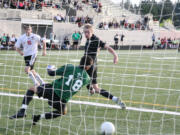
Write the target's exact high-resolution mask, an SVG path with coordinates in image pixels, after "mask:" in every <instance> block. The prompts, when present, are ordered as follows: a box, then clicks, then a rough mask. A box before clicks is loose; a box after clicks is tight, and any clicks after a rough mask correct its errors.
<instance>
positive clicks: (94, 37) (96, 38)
mask: <svg viewBox="0 0 180 135" xmlns="http://www.w3.org/2000/svg"><path fill="white" fill-rule="evenodd" d="M91 40H99V37H98V36H96V35H95V34H93V35H92V37H91Z"/></svg>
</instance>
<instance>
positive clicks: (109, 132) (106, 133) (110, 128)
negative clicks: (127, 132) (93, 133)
mask: <svg viewBox="0 0 180 135" xmlns="http://www.w3.org/2000/svg"><path fill="white" fill-rule="evenodd" d="M114 132H115V127H114V125H113V123H111V122H103V123H102V124H101V134H102V135H113V134H114Z"/></svg>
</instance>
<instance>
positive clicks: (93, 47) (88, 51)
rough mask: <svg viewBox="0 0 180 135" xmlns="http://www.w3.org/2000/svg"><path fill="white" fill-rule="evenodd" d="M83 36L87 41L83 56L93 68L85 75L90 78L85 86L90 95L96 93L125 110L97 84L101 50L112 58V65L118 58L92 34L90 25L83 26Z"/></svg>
mask: <svg viewBox="0 0 180 135" xmlns="http://www.w3.org/2000/svg"><path fill="white" fill-rule="evenodd" d="M83 31H84V35H85V37H86V39H87V41H86V44H85V53H84V56H89V57H91V58H92V59H93V66H92V67H91V68H90V69H89V70H87V73H88V74H89V76H90V77H91V83H90V84H89V85H87V88H88V89H89V90H90V93H91V94H94V93H98V94H100V95H102V96H104V97H106V98H108V99H110V100H112V101H114V102H115V103H117V104H119V105H120V107H121V108H122V109H125V108H126V105H125V103H124V102H122V101H121V100H120V99H119V98H118V97H116V96H113V95H112V94H111V93H109V92H108V91H107V90H105V89H102V88H99V87H98V83H97V55H98V52H99V51H100V49H101V48H105V49H107V50H108V51H109V52H110V53H111V54H112V55H113V56H114V64H117V63H118V56H117V54H116V52H115V51H114V49H113V48H111V47H110V46H108V45H107V44H106V43H105V42H103V41H101V40H100V39H99V38H98V37H97V36H96V35H94V34H93V27H92V25H90V24H86V25H85V26H84V29H83Z"/></svg>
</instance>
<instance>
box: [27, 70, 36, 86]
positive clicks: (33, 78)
mask: <svg viewBox="0 0 180 135" xmlns="http://www.w3.org/2000/svg"><path fill="white" fill-rule="evenodd" d="M28 75H29V77H30V78H31V80H32V81H33V83H34V85H35V86H37V85H38V81H37V80H36V78H35V76H34V74H33V73H32V72H31V71H30V72H28Z"/></svg>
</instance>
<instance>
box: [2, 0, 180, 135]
mask: <svg viewBox="0 0 180 135" xmlns="http://www.w3.org/2000/svg"><path fill="white" fill-rule="evenodd" d="M16 2H17V3H16ZM25 2H26V3H23V1H13V0H12V1H5V0H2V1H1V4H0V5H1V7H3V8H1V9H0V14H1V15H0V22H1V28H0V31H1V32H0V35H1V50H0V121H1V122H0V134H7V135H13V134H23V135H26V134H39V135H40V134H49V135H54V134H64V135H66V134H67V135H71V134H72V135H92V134H94V135H98V134H100V126H101V124H102V123H103V122H104V121H110V122H112V123H113V124H114V126H115V129H116V131H115V134H118V135H119V134H180V125H179V123H180V96H179V89H180V85H179V77H180V63H179V59H180V55H179V53H178V50H177V48H178V46H179V38H180V34H179V31H178V28H179V8H180V7H179V6H180V4H179V1H169V0H164V1H158V2H156V1H141V2H140V4H139V5H138V4H136V5H132V4H131V3H133V2H134V1H130V0H127V1H120V4H114V3H112V2H110V1H108V0H101V1H99V2H100V3H101V4H97V3H93V4H92V3H91V1H89V3H83V2H82V1H78V4H77V5H76V3H74V2H75V1H71V4H70V5H69V4H68V1H66V2H67V3H64V2H65V1H45V2H43V3H38V4H35V3H31V2H30V3H28V1H25ZM37 2H38V0H37ZM15 3H16V4H15ZM133 4H134V3H133ZM17 5H19V6H17ZM101 5H102V7H101ZM23 6H24V7H23ZM41 6H43V7H42V8H41ZM93 7H94V8H93ZM12 8H14V9H12ZM19 8H25V9H19ZM75 11H77V12H76V14H75V15H76V17H74V12H75ZM98 12H99V13H98ZM87 15H88V18H86V17H87ZM152 15H153V16H152ZM57 16H59V17H60V18H59V17H57ZM78 17H79V18H81V21H77V22H76V21H75V20H76V19H77V18H78ZM88 19H89V20H88ZM87 22H88V23H93V28H94V33H95V34H96V35H97V36H98V37H99V38H100V39H101V40H103V41H104V42H106V43H107V44H108V45H111V46H112V48H115V51H116V53H117V55H118V57H119V62H118V64H116V65H115V64H113V56H112V55H111V54H110V53H109V52H108V51H107V50H103V49H102V50H101V51H100V53H99V55H98V77H97V81H98V85H99V87H100V88H103V89H105V90H107V91H108V92H110V93H112V94H113V95H114V96H116V97H119V98H120V99H122V101H123V102H125V103H126V105H127V108H126V110H122V109H120V106H119V105H117V104H115V103H114V102H113V101H111V100H108V99H107V98H104V97H102V96H101V95H100V94H94V95H90V94H89V93H88V91H87V89H86V87H83V88H82V89H81V90H80V91H79V92H78V94H76V95H75V96H74V97H73V98H72V100H70V102H69V103H68V104H67V110H68V111H67V114H66V115H64V116H61V117H58V118H56V119H51V120H45V119H42V120H40V121H39V122H38V123H37V125H36V126H33V125H32V115H35V114H43V113H45V112H49V111H53V108H51V107H49V105H48V103H47V100H44V99H39V98H38V97H37V96H34V98H33V100H32V102H31V103H30V105H29V106H28V109H27V116H26V117H25V118H22V119H13V120H10V119H9V116H11V115H13V114H14V113H16V112H17V111H18V110H19V108H20V107H21V103H22V100H23V97H24V94H25V93H26V91H27V89H29V87H31V86H32V85H33V83H32V81H31V80H30V78H29V77H28V75H27V74H25V72H24V68H25V64H24V58H23V57H22V56H20V55H19V54H18V53H17V52H16V51H15V50H14V47H13V44H11V43H9V44H8V45H6V43H3V34H4V33H5V34H6V35H7V34H9V35H10V37H11V35H12V34H15V35H16V38H18V37H20V35H22V34H23V33H24V32H25V31H24V26H27V25H31V26H32V29H33V33H35V34H38V35H40V36H41V37H42V38H43V37H44V38H46V43H47V55H46V56H42V45H41V46H40V47H39V52H38V56H37V60H36V63H35V70H36V72H37V73H39V75H40V76H41V77H42V78H43V80H44V81H45V82H47V83H51V82H52V81H53V80H54V79H56V78H57V77H50V76H48V74H47V72H46V67H47V65H55V66H56V67H61V66H63V65H65V64H69V63H70V64H73V65H78V64H79V61H80V58H81V57H82V56H83V55H84V45H85V42H86V39H85V37H84V33H82V32H83V25H84V24H85V23H87ZM75 31H80V32H81V34H82V35H83V36H82V40H81V42H80V43H79V44H80V45H79V48H78V49H76V48H73V47H72V46H64V38H65V37H67V38H68V39H69V42H70V44H73V40H72V34H73V33H74V32H75ZM52 32H54V34H53V33H52ZM116 34H118V35H119V42H118V48H116V46H114V44H115V41H114V36H115V35H116ZM153 34H154V37H153ZM52 35H53V36H52ZM55 35H56V36H55ZM122 35H124V38H123V39H122ZM52 37H53V38H55V37H56V38H55V39H53V41H52V39H51V38H52ZM153 39H154V40H153ZM59 45H61V46H59Z"/></svg>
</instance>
